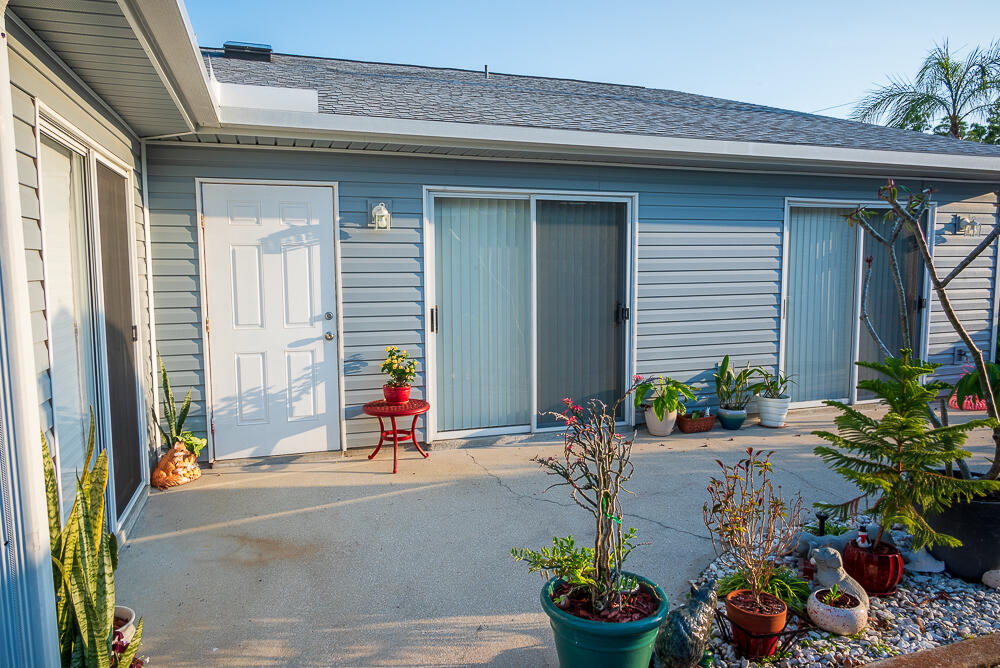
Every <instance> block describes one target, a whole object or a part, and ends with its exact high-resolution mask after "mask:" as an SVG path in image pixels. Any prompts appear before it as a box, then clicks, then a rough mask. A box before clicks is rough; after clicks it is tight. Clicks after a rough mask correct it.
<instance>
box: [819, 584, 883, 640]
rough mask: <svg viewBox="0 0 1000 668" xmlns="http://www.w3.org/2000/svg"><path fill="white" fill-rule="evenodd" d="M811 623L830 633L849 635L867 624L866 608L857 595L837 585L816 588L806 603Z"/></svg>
mask: <svg viewBox="0 0 1000 668" xmlns="http://www.w3.org/2000/svg"><path fill="white" fill-rule="evenodd" d="M806 609H807V610H808V612H809V619H811V620H812V623H813V624H815V625H816V626H818V627H819V628H821V629H823V630H824V631H829V632H830V633H836V634H837V635H841V636H851V635H854V634H855V633H857V632H858V631H861V630H862V629H864V628H865V627H866V626H868V609H867V608H866V607H865V605H864V603H863V602H862V601H861V599H859V598H858V597H857V596H852V595H851V594H849V593H847V592H846V591H841V590H840V587H839V586H838V585H833V586H832V587H830V588H829V589H817V590H816V591H814V592H813V593H812V594H810V596H809V601H808V603H806Z"/></svg>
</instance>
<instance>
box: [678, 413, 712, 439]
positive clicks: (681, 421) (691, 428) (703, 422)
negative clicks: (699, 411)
mask: <svg viewBox="0 0 1000 668" xmlns="http://www.w3.org/2000/svg"><path fill="white" fill-rule="evenodd" d="M714 426H715V416H714V415H706V416H704V417H698V418H693V417H691V416H689V415H678V416H677V428H678V429H680V430H681V431H682V432H684V433H685V434H696V433H698V432H702V431H712V427H714Z"/></svg>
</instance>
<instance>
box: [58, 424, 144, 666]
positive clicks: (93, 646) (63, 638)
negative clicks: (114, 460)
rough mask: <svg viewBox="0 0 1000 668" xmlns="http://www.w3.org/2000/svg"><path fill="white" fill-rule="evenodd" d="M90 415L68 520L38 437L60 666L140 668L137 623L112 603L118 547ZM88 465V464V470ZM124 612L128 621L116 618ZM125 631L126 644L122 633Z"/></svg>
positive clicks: (104, 471) (103, 464)
mask: <svg viewBox="0 0 1000 668" xmlns="http://www.w3.org/2000/svg"><path fill="white" fill-rule="evenodd" d="M94 451H95V447H94V416H93V412H91V416H90V435H89V437H88V439H87V451H86V454H85V455H84V459H83V468H82V469H81V470H80V471H79V472H78V473H77V483H76V497H75V499H74V500H73V507H72V508H71V509H70V512H69V517H67V518H66V521H65V522H64V523H62V524H60V519H61V517H62V513H61V510H60V507H59V493H58V490H57V487H56V471H55V463H54V462H53V460H52V455H51V453H50V452H49V445H48V442H47V441H46V440H45V437H44V436H42V465H43V468H44V477H45V494H46V500H47V502H48V511H49V512H48V515H49V544H50V549H51V553H52V575H53V579H54V584H55V592H54V595H55V599H56V622H57V632H58V637H59V654H60V656H61V657H62V666H63V668H70V666H91V667H94V668H112V667H114V668H124V667H125V666H130V667H131V666H135V667H138V666H142V665H144V663H145V662H144V661H143V660H142V659H140V658H138V657H137V656H136V653H137V652H138V650H139V645H140V644H141V643H142V619H141V618H140V619H139V620H138V622H136V621H134V618H135V613H134V612H132V611H131V609H130V608H125V607H124V606H116V605H115V577H114V572H115V569H116V568H117V566H118V543H117V541H116V540H115V536H114V534H113V533H111V532H110V531H108V528H107V523H106V521H105V514H104V511H105V498H106V491H107V483H108V455H107V452H101V453H100V454H98V455H97V458H96V459H94ZM91 462H93V466H91ZM124 610H127V611H128V612H129V613H131V614H130V617H131V619H124V618H122V614H121V611H124ZM125 632H128V633H129V637H128V639H127V640H126V639H125V638H124V633H125Z"/></svg>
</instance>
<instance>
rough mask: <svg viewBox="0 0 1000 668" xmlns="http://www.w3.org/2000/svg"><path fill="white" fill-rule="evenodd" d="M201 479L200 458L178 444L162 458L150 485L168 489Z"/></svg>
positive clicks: (150, 479) (150, 480) (150, 478)
mask: <svg viewBox="0 0 1000 668" xmlns="http://www.w3.org/2000/svg"><path fill="white" fill-rule="evenodd" d="M200 477H201V469H200V468H199V467H198V458H197V457H195V456H194V455H193V454H191V452H189V451H188V449H187V448H186V447H184V444H183V443H180V442H178V443H175V444H174V447H172V448H170V450H169V451H168V452H167V454H165V455H163V457H161V458H160V461H159V463H157V465H156V468H155V469H153V474H152V475H151V476H150V477H149V483H150V484H151V485H152V486H153V487H157V488H159V489H166V488H168V487H176V486H177V485H183V484H184V483H186V482H191V481H192V480H194V479H196V478H200Z"/></svg>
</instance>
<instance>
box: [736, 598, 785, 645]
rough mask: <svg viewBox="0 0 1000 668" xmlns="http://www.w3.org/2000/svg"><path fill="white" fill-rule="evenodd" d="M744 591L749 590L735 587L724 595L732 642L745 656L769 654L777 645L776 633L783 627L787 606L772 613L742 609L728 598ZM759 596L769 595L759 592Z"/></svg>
mask: <svg viewBox="0 0 1000 668" xmlns="http://www.w3.org/2000/svg"><path fill="white" fill-rule="evenodd" d="M746 591H749V590H747V589H737V590H736V591H732V592H729V594H727V595H726V617H728V618H729V621H730V622H732V623H731V626H732V629H733V642H734V643H735V644H736V649H738V650H739V652H740V654H742V655H743V656H745V657H752V658H759V657H763V656H771V655H772V654H774V650H775V649H776V648H777V646H778V635H777V634H779V633H781V632H782V631H783V630H784V629H785V624H786V623H787V621H788V608H787V606H786V607H785V609H784V610H782V611H781V612H778V613H775V614H773V615H764V614H761V613H759V612H752V611H750V610H744V609H743V608H741V607H739V606H737V605H735V604H734V603H733V602H732V601H731V600H730V599H732V598H733V597H734V596H736V595H737V594H742V593H744V592H746ZM761 596H771V595H770V594H761ZM772 598H774V597H772ZM776 600H777V599H776ZM779 602H780V601H779ZM760 636H764V637H760Z"/></svg>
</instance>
